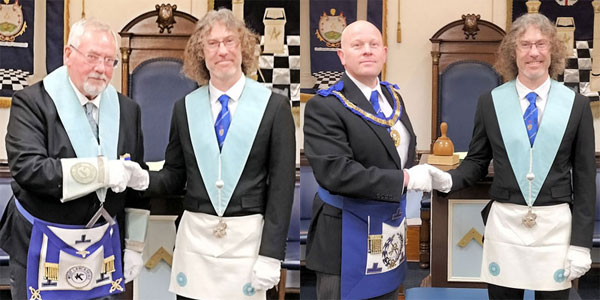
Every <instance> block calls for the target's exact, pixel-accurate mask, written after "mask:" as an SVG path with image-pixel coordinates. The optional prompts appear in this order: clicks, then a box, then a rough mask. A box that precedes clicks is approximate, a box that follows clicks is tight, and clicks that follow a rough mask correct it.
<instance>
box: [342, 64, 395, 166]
mask: <svg viewBox="0 0 600 300" xmlns="http://www.w3.org/2000/svg"><path fill="white" fill-rule="evenodd" d="M342 81H344V90H343V91H342V92H343V94H344V95H346V97H348V96H350V97H348V100H350V101H352V103H354V104H356V106H358V107H360V108H361V109H364V110H365V111H367V112H369V113H372V114H375V110H374V109H373V106H372V105H371V102H369V100H368V99H366V98H365V96H364V95H363V93H362V92H361V91H360V89H359V88H358V87H357V86H356V84H354V82H352V80H351V79H350V77H348V76H347V75H346V73H344V75H343V76H342ZM386 98H388V96H386ZM360 119H361V120H362V121H363V122H365V123H367V125H368V126H369V128H371V130H373V132H374V133H375V135H377V137H378V138H379V140H380V141H381V143H383V146H384V147H385V149H386V150H387V152H388V154H389V155H390V156H391V157H392V159H393V161H394V163H395V164H396V167H397V168H398V169H400V168H401V166H402V164H401V163H400V156H399V155H398V152H397V151H396V147H395V146H394V142H393V141H392V138H391V137H390V134H389V133H388V131H387V129H385V128H384V127H381V126H377V125H375V124H373V123H371V122H368V121H366V120H365V119H363V118H360Z"/></svg>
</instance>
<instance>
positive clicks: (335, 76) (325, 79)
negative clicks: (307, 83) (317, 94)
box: [312, 71, 344, 91]
mask: <svg viewBox="0 0 600 300" xmlns="http://www.w3.org/2000/svg"><path fill="white" fill-rule="evenodd" d="M343 74H344V72H336V71H320V72H317V73H313V74H312V76H313V77H315V78H316V80H317V81H316V83H315V86H314V90H315V91H318V90H322V89H327V88H329V86H330V85H332V84H334V83H336V82H337V81H338V80H340V79H341V78H342V75H343Z"/></svg>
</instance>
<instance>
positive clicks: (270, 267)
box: [251, 255, 281, 291]
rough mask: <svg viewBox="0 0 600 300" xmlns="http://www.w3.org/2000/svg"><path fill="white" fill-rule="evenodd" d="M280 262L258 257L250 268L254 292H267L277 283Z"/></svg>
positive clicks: (270, 258)
mask: <svg viewBox="0 0 600 300" xmlns="http://www.w3.org/2000/svg"><path fill="white" fill-rule="evenodd" d="M280 269H281V262H280V261H279V260H278V259H275V258H272V257H267V256H262V255H259V256H258V259H257V260H256V262H255V263H254V267H253V268H252V281H251V284H252V286H253V287H254V289H256V290H265V291H266V290H268V289H270V288H272V287H274V286H275V285H276V284H277V283H278V282H279V275H280Z"/></svg>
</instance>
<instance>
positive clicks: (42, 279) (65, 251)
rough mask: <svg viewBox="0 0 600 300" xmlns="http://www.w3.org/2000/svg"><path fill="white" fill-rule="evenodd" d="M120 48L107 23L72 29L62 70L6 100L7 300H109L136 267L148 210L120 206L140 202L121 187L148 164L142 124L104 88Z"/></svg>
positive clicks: (0, 237)
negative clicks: (8, 196) (8, 176)
mask: <svg viewBox="0 0 600 300" xmlns="http://www.w3.org/2000/svg"><path fill="white" fill-rule="evenodd" d="M117 45H118V43H117V37H116V35H115V33H114V32H113V31H112V30H111V29H110V28H109V26H108V25H106V24H104V23H102V22H100V21H98V20H93V19H92V20H81V21H79V22H77V23H75V24H74V25H73V26H72V28H71V31H70V34H69V39H68V45H67V46H65V48H64V66H62V67H60V68H58V69H56V70H55V71H54V72H52V73H50V74H48V75H47V76H46V77H45V78H44V79H43V80H42V81H40V82H38V83H36V84H33V85H31V86H30V87H28V88H25V89H23V90H22V91H19V92H17V93H15V95H14V96H13V98H12V105H11V110H10V119H9V123H8V131H7V135H6V150H7V153H8V163H9V167H10V170H11V174H12V177H13V179H14V180H13V182H12V189H13V192H14V197H13V198H12V199H11V200H10V202H9V204H8V206H7V209H6V211H5V212H4V215H3V218H2V221H1V222H0V225H1V226H0V246H2V248H3V249H4V250H5V251H6V252H7V253H8V254H9V255H10V262H9V266H10V273H11V274H10V278H11V293H12V298H13V299H75V298H76V299H89V298H98V297H105V296H109V297H110V296H111V295H114V294H117V293H120V292H122V291H123V290H124V284H125V282H126V281H130V280H132V279H133V278H134V277H135V276H137V274H138V273H139V270H140V268H141V266H142V261H141V251H142V248H143V241H144V237H143V233H144V232H145V226H146V225H145V222H146V218H147V215H148V212H147V211H145V210H140V209H130V208H129V209H126V210H127V213H125V209H124V208H125V207H132V206H144V205H145V203H143V202H141V197H140V192H137V191H134V190H131V189H127V187H128V186H129V187H133V188H134V189H135V188H137V189H139V186H140V185H141V184H143V183H144V182H143V181H144V180H145V181H146V182H147V181H148V178H147V177H146V178H144V177H136V180H137V181H135V180H134V181H132V180H130V178H131V176H130V172H131V170H137V171H138V172H139V171H141V168H140V166H139V165H138V163H136V161H137V162H139V163H142V161H143V157H144V152H143V140H142V131H141V121H140V120H141V118H140V108H139V106H138V105H137V104H136V103H135V102H133V101H132V100H131V99H129V98H127V97H125V96H123V95H121V94H119V93H118V92H117V91H116V90H115V88H114V87H112V86H111V85H110V83H109V82H110V79H111V78H112V75H113V71H114V68H115V67H116V65H117V63H118V60H117V53H118V47H117ZM119 155H124V156H126V158H124V159H119ZM125 219H127V222H125V221H124V220H125ZM133 220H135V222H133ZM130 221H131V222H130ZM134 223H135V224H139V225H140V226H139V227H137V228H134V227H135V226H133V225H132V224H134ZM123 225H124V226H123ZM130 225H131V226H130ZM133 232H139V233H141V234H139V235H137V236H136V235H134V234H133ZM120 237H125V238H126V240H125V244H126V245H127V246H126V250H125V255H124V257H123V260H122V259H121V257H122V255H121V251H122V250H121V247H120V245H121V243H122V240H121V238H120ZM123 265H124V267H125V269H124V270H123Z"/></svg>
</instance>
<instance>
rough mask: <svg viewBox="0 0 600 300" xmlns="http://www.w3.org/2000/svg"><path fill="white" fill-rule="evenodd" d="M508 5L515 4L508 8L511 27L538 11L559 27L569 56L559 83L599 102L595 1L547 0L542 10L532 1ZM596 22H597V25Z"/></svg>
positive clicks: (598, 33) (597, 11)
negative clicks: (530, 13) (519, 19)
mask: <svg viewBox="0 0 600 300" xmlns="http://www.w3.org/2000/svg"><path fill="white" fill-rule="evenodd" d="M509 2H512V3H511V4H510V5H509V10H511V11H512V15H511V14H510V11H509V20H510V22H509V24H508V25H509V26H510V23H512V21H514V20H515V19H516V18H518V17H519V16H521V15H523V14H526V13H528V11H537V12H539V13H541V14H543V15H545V16H546V17H548V19H550V21H552V22H554V23H555V24H556V27H557V29H558V32H559V36H560V38H561V39H563V41H564V43H565V45H566V47H567V49H568V53H569V57H568V58H567V62H566V67H565V71H564V73H563V74H561V75H559V77H558V81H560V82H563V83H564V85H565V86H567V87H569V88H571V89H572V90H574V91H575V92H578V93H580V94H582V95H584V96H587V97H588V98H590V100H591V101H598V100H599V99H600V97H599V96H600V94H599V91H600V50H596V51H592V49H593V47H594V46H595V47H596V48H598V49H600V8H594V6H593V5H592V2H593V1H592V0H546V1H540V2H541V3H540V5H539V7H538V6H537V5H534V2H533V1H526V0H509ZM528 2H529V3H528ZM596 2H598V1H596ZM594 18H596V19H597V20H596V21H594ZM594 22H596V23H594ZM595 24H596V25H595ZM594 53H595V54H594ZM592 55H594V57H592ZM592 62H594V64H593V65H592ZM593 70H595V71H593Z"/></svg>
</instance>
